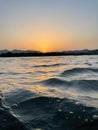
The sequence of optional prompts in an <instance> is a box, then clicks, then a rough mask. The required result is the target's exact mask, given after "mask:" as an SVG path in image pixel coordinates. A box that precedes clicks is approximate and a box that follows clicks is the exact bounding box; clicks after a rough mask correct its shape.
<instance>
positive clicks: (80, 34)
mask: <svg viewBox="0 0 98 130" xmlns="http://www.w3.org/2000/svg"><path fill="white" fill-rule="evenodd" d="M95 48H98V0H0V49H10V50H11V49H30V50H40V51H59V50H76V49H95Z"/></svg>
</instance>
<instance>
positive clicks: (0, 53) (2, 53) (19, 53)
mask: <svg viewBox="0 0 98 130" xmlns="http://www.w3.org/2000/svg"><path fill="white" fill-rule="evenodd" d="M64 55H98V49H95V50H87V49H85V50H74V51H61V52H46V53H43V52H40V51H34V50H12V51H9V50H0V57H29V56H64Z"/></svg>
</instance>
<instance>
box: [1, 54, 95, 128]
mask: <svg viewBox="0 0 98 130" xmlns="http://www.w3.org/2000/svg"><path fill="white" fill-rule="evenodd" d="M0 130H98V56H64V57H63V56H61V57H26V58H24V57H22V58H0Z"/></svg>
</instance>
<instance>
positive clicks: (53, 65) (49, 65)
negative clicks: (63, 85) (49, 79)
mask: <svg viewBox="0 0 98 130" xmlns="http://www.w3.org/2000/svg"><path fill="white" fill-rule="evenodd" d="M61 65H66V64H48V65H45V64H44V65H35V66H33V67H36V68H37V67H56V66H61Z"/></svg>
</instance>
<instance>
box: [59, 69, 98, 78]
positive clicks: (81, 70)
mask: <svg viewBox="0 0 98 130" xmlns="http://www.w3.org/2000/svg"><path fill="white" fill-rule="evenodd" d="M91 72H94V73H98V69H96V68H72V69H69V70H65V71H64V72H62V73H61V76H68V75H69V76H70V75H75V74H81V73H91Z"/></svg>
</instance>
